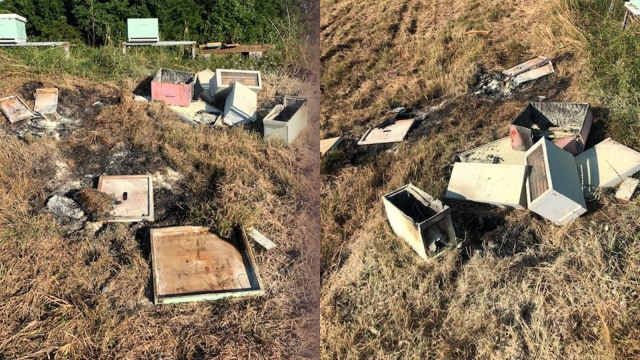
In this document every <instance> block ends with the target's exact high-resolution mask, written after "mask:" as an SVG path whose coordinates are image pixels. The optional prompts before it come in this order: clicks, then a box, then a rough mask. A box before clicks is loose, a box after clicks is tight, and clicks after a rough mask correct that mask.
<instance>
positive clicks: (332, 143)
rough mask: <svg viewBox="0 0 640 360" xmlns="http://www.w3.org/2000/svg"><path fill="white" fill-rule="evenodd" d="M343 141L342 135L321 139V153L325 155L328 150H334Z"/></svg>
mask: <svg viewBox="0 0 640 360" xmlns="http://www.w3.org/2000/svg"><path fill="white" fill-rule="evenodd" d="M341 142H342V138H341V137H340V136H338V137H334V138H329V139H322V140H320V155H324V154H326V153H327V152H329V151H331V150H333V149H334V148H335V147H336V146H338V144H340V143H341Z"/></svg>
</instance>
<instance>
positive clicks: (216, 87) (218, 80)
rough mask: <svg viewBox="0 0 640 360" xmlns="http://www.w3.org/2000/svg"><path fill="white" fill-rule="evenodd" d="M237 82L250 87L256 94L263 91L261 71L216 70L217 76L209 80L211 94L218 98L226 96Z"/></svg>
mask: <svg viewBox="0 0 640 360" xmlns="http://www.w3.org/2000/svg"><path fill="white" fill-rule="evenodd" d="M236 82H239V83H241V84H242V85H244V86H246V87H248V88H249V89H251V91H253V92H255V93H256V94H257V93H259V92H260V90H262V78H261V77H260V71H254V70H232V69H216V74H215V75H214V76H213V77H212V78H211V79H210V80H209V92H210V94H211V96H212V97H216V98H217V97H223V96H226V95H227V94H228V93H229V92H230V91H231V86H232V85H233V84H234V83H236Z"/></svg>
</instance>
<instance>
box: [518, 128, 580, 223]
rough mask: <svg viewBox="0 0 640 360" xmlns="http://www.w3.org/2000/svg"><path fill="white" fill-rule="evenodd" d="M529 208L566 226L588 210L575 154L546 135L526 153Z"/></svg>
mask: <svg viewBox="0 0 640 360" xmlns="http://www.w3.org/2000/svg"><path fill="white" fill-rule="evenodd" d="M525 162H526V165H527V166H529V167H530V169H529V174H528V176H527V179H526V182H525V184H526V191H527V203H528V208H529V210H531V211H533V212H535V213H536V214H538V215H540V216H542V217H544V218H546V219H549V220H551V221H552V222H553V223H554V224H556V225H566V224H568V223H570V222H571V221H573V220H574V219H576V218H577V217H579V216H580V215H582V214H584V213H585V212H587V205H586V203H585V200H584V195H583V193H582V186H581V183H580V176H579V175H578V169H577V167H576V163H575V161H574V158H573V155H571V154H570V153H568V152H566V151H564V150H562V149H560V148H559V147H557V146H556V145H554V144H553V143H552V142H551V141H549V140H547V139H545V138H542V139H540V140H539V141H538V142H537V143H536V144H534V146H532V147H531V148H530V149H529V150H528V151H527V154H526V155H525Z"/></svg>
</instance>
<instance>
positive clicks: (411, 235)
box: [382, 184, 457, 260]
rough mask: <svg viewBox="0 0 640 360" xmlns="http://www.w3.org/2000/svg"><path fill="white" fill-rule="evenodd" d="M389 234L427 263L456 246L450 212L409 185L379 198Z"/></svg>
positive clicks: (446, 207)
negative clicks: (382, 205) (389, 230)
mask: <svg viewBox="0 0 640 360" xmlns="http://www.w3.org/2000/svg"><path fill="white" fill-rule="evenodd" d="M382 201H383V203H384V209H385V212H386V214H387V218H388V219H389V224H390V225H391V229H393V232H394V233H395V234H396V235H398V236H399V237H400V238H401V239H403V240H404V241H406V242H407V243H408V244H409V246H411V247H412V248H413V249H414V250H415V251H416V252H417V253H418V255H419V256H420V257H421V258H423V259H425V260H426V259H428V258H430V257H433V256H437V255H439V254H440V253H442V251H443V250H445V249H446V248H450V247H454V246H455V245H456V243H457V240H456V234H455V232H454V229H453V223H452V222H451V213H450V212H451V210H450V209H449V207H448V206H446V205H443V204H442V202H441V201H439V200H436V199H434V198H433V197H431V195H429V194H427V193H425V192H424V191H422V190H420V189H418V188H417V187H416V186H414V185H412V184H408V185H405V186H403V187H401V188H399V189H397V190H394V191H392V192H390V193H388V194H386V195H384V197H383V198H382Z"/></svg>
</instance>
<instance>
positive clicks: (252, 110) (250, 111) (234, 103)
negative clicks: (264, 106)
mask: <svg viewBox="0 0 640 360" xmlns="http://www.w3.org/2000/svg"><path fill="white" fill-rule="evenodd" d="M257 117H258V94H256V93H255V92H253V91H251V89H249V88H248V87H246V86H244V85H242V83H239V82H237V83H234V84H233V86H231V93H230V94H229V96H227V100H226V102H225V104H224V112H223V115H222V119H223V120H222V121H223V122H224V123H225V124H227V125H229V126H234V125H239V124H244V123H247V122H251V121H255V120H256V119H257Z"/></svg>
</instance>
